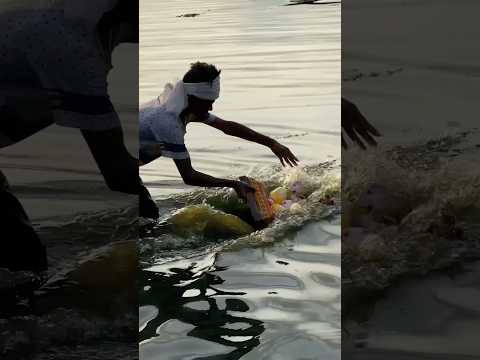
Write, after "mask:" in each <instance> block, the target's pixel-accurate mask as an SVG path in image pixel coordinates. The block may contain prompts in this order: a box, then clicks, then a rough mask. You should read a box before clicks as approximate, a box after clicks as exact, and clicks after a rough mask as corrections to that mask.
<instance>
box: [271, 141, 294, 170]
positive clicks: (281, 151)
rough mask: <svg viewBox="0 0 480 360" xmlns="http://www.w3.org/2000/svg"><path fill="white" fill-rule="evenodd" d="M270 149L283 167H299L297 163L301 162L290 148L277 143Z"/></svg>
mask: <svg viewBox="0 0 480 360" xmlns="http://www.w3.org/2000/svg"><path fill="white" fill-rule="evenodd" d="M270 149H271V150H272V152H273V153H274V154H275V155H277V157H278V158H279V159H280V162H281V163H282V166H285V164H288V165H290V166H297V162H298V161H300V160H298V159H297V157H296V156H295V155H293V153H292V152H291V151H290V149H289V148H287V147H286V146H284V145H282V144H280V143H279V142H277V141H275V142H274V143H273V145H272V146H271V147H270Z"/></svg>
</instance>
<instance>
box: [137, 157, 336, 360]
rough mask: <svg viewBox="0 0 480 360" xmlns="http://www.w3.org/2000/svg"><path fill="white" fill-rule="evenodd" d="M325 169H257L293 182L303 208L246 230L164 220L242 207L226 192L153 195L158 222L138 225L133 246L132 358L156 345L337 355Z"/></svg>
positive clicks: (198, 352)
mask: <svg viewBox="0 0 480 360" xmlns="http://www.w3.org/2000/svg"><path fill="white" fill-rule="evenodd" d="M334 167H335V165H334V164H332V163H328V164H319V165H316V166H311V167H307V168H305V169H304V171H299V170H292V171H277V170H278V169H276V168H271V167H270V168H265V167H264V168H259V169H256V171H255V177H256V178H257V179H259V180H263V181H265V182H266V184H267V187H268V188H269V189H273V188H275V187H277V186H279V185H282V184H288V182H289V181H293V179H295V180H298V179H301V180H302V182H303V183H304V185H305V188H304V191H305V192H304V194H305V199H304V200H303V201H302V206H303V209H304V211H303V212H302V213H299V214H289V213H288V212H287V211H285V212H284V213H282V214H281V215H280V216H279V217H278V218H277V219H276V220H275V222H274V223H273V224H272V225H271V226H269V227H267V228H266V229H263V230H259V231H256V232H253V233H252V234H248V235H245V236H234V237H230V238H228V237H227V238H224V239H221V240H219V239H215V240H212V239H210V240H209V239H208V238H206V237H204V236H202V234H193V235H192V234H189V235H188V236H186V235H185V234H183V236H182V235H178V234H176V233H173V232H172V229H170V228H169V227H168V226H165V223H168V220H169V219H171V217H172V216H175V214H178V208H181V207H189V206H192V205H193V206H198V205H199V204H200V206H204V207H209V208H215V209H216V210H218V211H222V212H225V213H234V214H236V215H238V216H243V213H244V211H245V209H246V208H245V205H243V204H242V203H241V202H239V201H238V200H237V199H236V197H235V196H233V195H232V194H231V193H230V192H228V191H225V190H220V191H211V190H198V191H194V192H190V193H184V194H180V195H175V196H173V197H171V198H169V199H166V200H162V201H160V205H161V206H162V209H163V210H162V212H163V213H162V215H163V217H162V220H163V221H162V222H160V224H159V225H154V226H152V225H151V224H144V236H143V237H142V239H141V246H140V249H141V250H140V254H141V255H140V256H141V260H142V264H143V267H144V270H142V272H141V281H140V284H139V286H140V287H139V293H140V304H141V307H140V324H139V331H140V338H141V341H142V342H141V346H140V353H141V357H142V358H144V359H149V358H153V357H154V356H155V355H154V354H157V353H158V352H159V351H160V352H163V353H168V354H169V356H170V357H171V358H175V356H176V357H178V358H182V359H186V358H190V357H192V358H193V357H195V356H196V357H195V358H199V359H200V358H205V359H206V358H210V356H219V358H229V359H239V358H241V357H242V359H243V358H245V359H249V358H251V359H267V358H271V357H272V356H274V355H275V354H277V355H278V354H280V353H283V352H285V351H286V352H287V353H288V354H290V355H291V356H292V358H294V356H295V354H294V349H295V348H302V351H303V353H304V354H305V353H311V354H318V353H319V352H321V353H324V354H326V355H325V356H327V358H328V357H330V358H336V356H337V354H338V353H337V351H338V346H339V342H340V334H339V310H340V309H339V308H340V304H339V303H340V267H339V256H340V224H339V216H338V214H339V206H338V205H327V204H325V203H324V202H323V200H324V199H325V198H326V197H335V198H336V199H337V200H339V189H340V188H339V186H340V181H339V177H338V175H336V171H335V170H334V169H333V168H334ZM162 224H163V225H162ZM312 339H315V341H312ZM312 356H313V355H312Z"/></svg>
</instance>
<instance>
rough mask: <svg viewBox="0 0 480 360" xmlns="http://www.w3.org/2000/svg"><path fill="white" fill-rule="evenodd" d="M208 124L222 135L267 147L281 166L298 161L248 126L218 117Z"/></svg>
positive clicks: (270, 139) (280, 146)
mask: <svg viewBox="0 0 480 360" xmlns="http://www.w3.org/2000/svg"><path fill="white" fill-rule="evenodd" d="M208 124H209V125H210V126H212V127H214V128H216V129H218V130H221V131H223V133H225V134H227V135H230V136H235V137H238V138H241V139H244V140H247V141H251V142H255V143H257V144H261V145H264V146H267V147H269V148H270V150H272V152H273V153H274V154H275V155H276V156H277V157H278V158H279V159H280V162H281V163H282V165H283V166H285V164H288V165H290V166H296V165H297V162H298V161H299V160H298V159H297V157H296V156H295V155H293V153H292V152H291V151H290V149H289V148H287V147H286V146H284V145H282V144H280V143H279V142H278V141H276V140H275V139H272V138H270V137H268V136H266V135H263V134H260V133H259V132H256V131H255V130H252V129H250V128H249V127H248V126H245V125H242V124H239V123H237V122H235V121H227V120H223V119H220V118H219V117H216V118H215V120H214V121H212V122H210V123H208Z"/></svg>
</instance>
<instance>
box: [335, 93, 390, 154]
mask: <svg viewBox="0 0 480 360" xmlns="http://www.w3.org/2000/svg"><path fill="white" fill-rule="evenodd" d="M342 128H343V130H344V131H345V132H346V133H347V135H348V137H349V138H350V139H351V140H352V141H353V142H354V143H356V144H357V145H358V146H360V147H361V148H362V149H364V150H365V149H366V148H367V147H366V146H365V144H364V143H363V141H365V142H367V144H368V145H371V146H377V141H376V140H375V138H374V137H373V136H381V135H380V133H379V132H378V130H377V129H375V128H374V127H373V126H372V125H371V124H370V123H369V122H368V121H367V119H366V118H365V117H364V116H363V115H362V113H361V112H360V110H359V109H358V108H357V106H356V105H355V104H353V103H352V102H350V101H348V100H347V99H345V98H342ZM362 139H363V141H362ZM342 147H343V148H344V149H347V148H348V145H347V142H346V141H345V139H344V137H343V133H342Z"/></svg>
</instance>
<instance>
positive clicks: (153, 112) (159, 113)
mask: <svg viewBox="0 0 480 360" xmlns="http://www.w3.org/2000/svg"><path fill="white" fill-rule="evenodd" d="M139 118H140V121H146V120H153V119H165V120H170V119H171V118H172V114H170V113H169V112H167V111H166V109H165V106H162V105H160V104H157V103H154V102H152V103H151V104H150V103H146V104H143V105H141V106H140V110H139Z"/></svg>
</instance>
